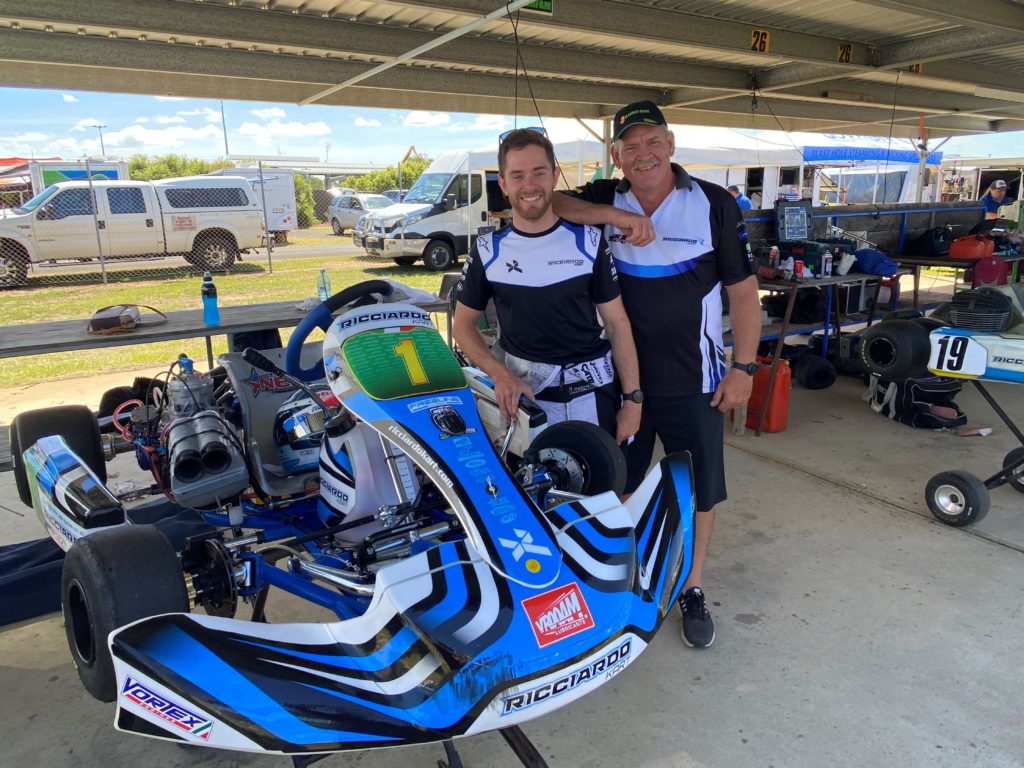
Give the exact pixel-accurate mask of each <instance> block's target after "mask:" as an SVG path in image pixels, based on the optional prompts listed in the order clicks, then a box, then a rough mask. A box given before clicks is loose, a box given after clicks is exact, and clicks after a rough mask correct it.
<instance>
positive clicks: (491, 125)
mask: <svg viewBox="0 0 1024 768" xmlns="http://www.w3.org/2000/svg"><path fill="white" fill-rule="evenodd" d="M507 125H509V122H508V120H507V119H506V118H504V117H502V116H501V115H477V116H476V120H474V121H473V122H472V123H470V124H469V125H468V126H466V130H468V131H493V132H495V133H501V132H502V131H503V130H505V126H507Z"/></svg>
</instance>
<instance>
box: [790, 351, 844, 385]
mask: <svg viewBox="0 0 1024 768" xmlns="http://www.w3.org/2000/svg"><path fill="white" fill-rule="evenodd" d="M796 378H797V381H798V382H800V384H802V385H803V386H804V387H805V388H806V389H828V388H829V387H831V386H832V385H833V384H835V383H836V367H835V366H834V365H832V363H830V362H829V361H828V360H826V359H825V358H823V357H821V356H820V355H806V356H804V357H803V358H802V359H801V361H800V365H799V366H798V367H797V370H796Z"/></svg>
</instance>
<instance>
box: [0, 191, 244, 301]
mask: <svg viewBox="0 0 1024 768" xmlns="http://www.w3.org/2000/svg"><path fill="white" fill-rule="evenodd" d="M263 232H264V219H263V214H262V211H261V210H260V206H259V204H258V203H257V202H256V196H255V194H254V193H253V190H252V187H251V186H249V183H248V182H247V181H246V180H245V179H244V178H242V177H240V176H222V177H215V176H190V177H183V178H176V179H162V180H160V181H94V182H92V184H91V189H90V184H89V182H86V181H70V182H62V183H59V184H54V185H53V186H51V187H48V188H47V189H45V190H44V191H43V192H41V193H40V194H38V195H36V196H35V197H33V198H32V199H31V200H29V201H28V202H26V203H25V204H24V205H23V206H21V207H20V208H11V209H6V210H0V286H13V285H23V284H24V283H25V282H26V280H27V278H28V269H29V266H30V265H31V264H37V263H40V262H46V261H82V260H87V259H95V258H99V257H102V258H105V259H118V258H129V257H138V256H152V255H169V254H181V255H183V256H184V257H185V259H186V260H187V261H188V262H189V263H191V264H193V265H195V266H197V267H200V268H201V269H209V270H223V269H228V268H229V267H230V266H231V265H232V264H234V263H235V259H237V258H239V254H240V253H242V252H246V251H248V250H249V249H252V248H258V247H259V246H261V245H263Z"/></svg>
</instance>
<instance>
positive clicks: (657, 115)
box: [612, 101, 668, 141]
mask: <svg viewBox="0 0 1024 768" xmlns="http://www.w3.org/2000/svg"><path fill="white" fill-rule="evenodd" d="M667 124H668V123H667V121H666V120H665V116H664V115H663V114H661V110H660V109H658V105H657V104H655V103H654V102H653V101H634V102H633V103H632V104H627V105H626V106H624V107H623V108H622V109H620V110H619V111H618V112H616V113H615V123H614V124H613V126H612V130H613V133H612V141H618V140H619V137H620V136H622V134H623V133H625V132H626V131H627V130H628V129H630V128H632V127H633V126H634V125H667Z"/></svg>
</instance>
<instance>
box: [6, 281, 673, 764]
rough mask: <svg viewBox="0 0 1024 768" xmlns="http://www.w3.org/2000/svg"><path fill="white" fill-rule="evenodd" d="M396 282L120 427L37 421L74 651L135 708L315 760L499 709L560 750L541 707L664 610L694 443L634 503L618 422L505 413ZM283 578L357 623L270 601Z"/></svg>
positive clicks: (200, 740) (375, 284)
mask: <svg viewBox="0 0 1024 768" xmlns="http://www.w3.org/2000/svg"><path fill="white" fill-rule="evenodd" d="M391 290H392V289H391V286H390V285H388V284H387V283H384V282H382V281H371V282H368V283H362V284H360V285H356V286H353V287H351V288H348V289H345V290H343V291H341V292H340V293H338V294H336V295H334V296H332V297H331V298H330V299H328V300H327V301H325V302H324V303H322V304H320V305H318V306H317V307H315V308H314V309H313V310H311V311H310V312H309V314H308V315H307V317H306V318H305V319H304V320H303V322H302V323H301V324H300V325H299V327H298V328H297V329H296V330H295V332H294V333H293V335H292V336H291V339H290V341H289V343H288V347H287V349H286V350H284V353H283V360H284V369H283V370H282V369H281V368H280V367H279V361H280V360H281V358H282V353H281V350H276V351H268V352H267V353H266V354H264V353H260V352H256V351H255V350H251V349H249V350H246V352H245V353H244V354H242V355H239V354H235V353H229V354H226V355H223V356H221V358H220V359H219V362H220V363H221V365H222V366H223V368H224V378H223V381H221V382H219V383H218V380H217V378H216V377H213V376H208V375H207V374H199V373H196V372H195V370H194V369H192V367H191V365H190V364H189V362H188V361H187V360H179V364H178V365H177V366H172V371H171V372H169V375H168V377H167V382H166V384H164V385H163V386H160V385H159V384H157V385H155V386H154V384H153V383H152V382H151V383H150V384H149V385H148V386H147V387H146V391H145V392H142V393H140V395H141V396H140V397H139V398H138V399H137V400H136V401H134V402H132V401H129V402H127V403H125V404H123V405H121V406H119V407H118V408H117V409H115V412H114V413H113V414H112V416H111V423H112V425H113V427H112V428H113V430H114V431H113V432H111V433H106V434H101V433H100V432H99V426H98V424H97V422H96V421H95V419H93V417H92V414H91V413H89V414H88V418H86V416H85V415H83V413H82V409H78V410H76V409H74V408H56V409H46V410H44V411H42V412H39V411H37V412H30V413H28V414H22V415H20V416H19V417H17V418H16V419H15V421H14V424H13V425H12V448H13V449H14V452H15V454H16V456H17V457H18V459H19V461H18V464H17V465H16V472H17V479H18V483H19V491H21V492H22V498H23V500H25V501H26V503H29V502H30V503H31V504H32V505H33V506H34V507H35V508H36V510H37V512H38V514H39V516H40V519H41V520H42V522H43V524H44V525H45V526H46V528H47V530H48V531H49V532H50V534H51V536H52V537H53V538H54V540H55V541H57V542H58V543H59V544H60V545H61V546H62V547H63V548H64V549H66V550H67V556H66V559H65V565H64V572H63V580H62V603H63V613H64V620H65V624H66V630H67V637H68V642H69V646H70V649H71V653H72V656H73V658H74V661H75V664H76V666H77V668H78V672H79V676H80V678H81V680H82V683H83V684H84V686H85V687H86V689H87V690H88V691H89V693H91V694H92V695H93V696H94V697H96V698H97V699H99V700H101V701H116V702H117V713H116V726H117V728H118V729H119V730H122V731H128V732H133V733H137V734H142V735H146V736H153V737H158V738H163V739H171V740H178V741H182V742H187V743H190V744H196V745H204V746H210V747H220V748H225V749H232V750H243V751H260V752H273V753H284V754H290V755H293V760H294V761H295V762H296V764H297V765H298V764H306V763H308V762H310V761H311V760H312V759H313V758H312V757H311V756H315V755H318V754H323V753H331V752H335V751H341V750H352V749H369V748H375V747H390V746H398V745H403V744H413V743H422V742H444V746H445V750H446V752H447V753H448V756H449V760H451V761H452V764H455V763H456V761H457V753H456V752H455V749H454V746H453V745H452V743H451V741H450V740H451V739H452V738H454V737H459V736H468V735H471V734H475V733H480V732H483V731H488V730H495V729H497V730H500V731H501V733H502V735H503V736H504V737H505V738H506V741H508V742H509V744H510V745H511V746H512V748H513V750H514V751H515V753H516V755H517V756H518V757H519V758H520V759H521V760H523V761H524V762H527V761H531V762H529V764H531V765H543V764H544V763H543V760H542V759H541V758H540V755H539V754H538V753H536V752H535V751H532V749H531V745H530V744H529V741H528V739H526V737H525V735H524V734H523V733H522V731H520V730H519V729H518V725H519V724H520V723H523V722H525V721H527V720H530V719H532V718H535V717H538V716H540V715H543V714H545V713H547V712H550V711H552V710H554V709H557V708H560V707H562V706H565V705H566V704H569V703H570V702H572V701H573V700H575V699H577V698H579V697H581V696H583V695H585V694H587V693H590V692H591V691H593V690H595V689H596V688H598V687H599V686H600V685H602V684H603V683H604V682H606V681H607V680H609V679H610V678H611V677H613V676H615V675H617V674H619V673H620V672H621V671H622V670H623V669H625V667H627V666H628V665H629V664H630V663H632V662H633V660H634V659H636V658H637V656H639V654H640V653H641V652H642V651H643V650H644V649H645V648H646V647H647V645H648V643H649V642H650V640H651V638H652V637H653V635H654V634H655V632H657V630H658V628H659V627H660V625H661V623H662V622H663V620H664V619H665V616H666V615H667V613H668V611H669V610H670V608H671V607H672V605H673V604H674V602H675V601H676V598H677V597H678V594H679V592H680V590H681V587H682V584H683V582H684V580H685V577H686V575H687V574H688V572H689V569H690V564H691V547H692V511H693V495H692V493H693V492H692V481H691V471H690V462H689V455H688V454H673V455H670V456H668V457H666V458H665V459H663V460H662V461H661V462H660V464H659V465H657V466H655V467H654V468H653V469H652V470H651V472H650V473H649V475H648V476H647V478H646V479H645V480H644V482H643V483H642V484H641V486H640V487H639V489H638V490H637V491H636V492H635V493H634V494H633V495H632V496H631V497H630V498H629V500H628V501H627V502H626V503H624V504H623V503H620V501H619V499H618V496H617V495H616V494H617V492H621V490H622V482H623V478H624V467H623V462H622V455H621V452H620V451H619V449H618V447H617V446H616V445H615V443H614V441H613V440H612V439H611V438H610V437H608V436H607V435H606V434H605V433H604V432H603V431H602V430H600V429H598V428H597V427H594V426H593V425H590V424H585V423H580V422H563V423H560V424H555V425H553V426H550V427H545V426H544V424H543V420H544V416H543V412H542V411H541V410H540V409H539V408H537V407H536V406H534V405H532V404H531V403H529V402H528V401H524V402H523V404H522V405H521V407H520V409H519V414H518V417H517V419H516V420H514V421H513V422H512V423H511V424H510V425H508V426H507V427H506V426H505V425H503V424H502V421H501V419H500V417H499V416H498V410H497V405H496V402H495V398H494V393H493V388H492V386H491V385H490V382H488V381H487V380H486V377H485V376H484V375H483V374H482V373H481V372H480V371H478V370H475V369H472V368H463V367H461V366H460V365H459V364H458V362H457V361H456V358H455V357H454V355H453V353H452V351H451V350H450V349H449V348H448V346H447V345H446V344H445V343H444V341H443V340H442V339H441V336H440V335H439V333H438V332H437V329H436V328H435V327H434V325H433V324H432V322H431V320H430V317H429V315H428V314H426V313H425V312H424V311H423V310H421V309H419V308H417V307H415V306H413V305H411V304H406V303H395V302H388V301H386V299H388V298H389V297H390V294H391ZM382 299H383V300H384V301H382ZM342 310H344V311H342ZM337 312H341V314H340V315H339V316H338V317H337V318H334V317H333V315H334V314H335V313H337ZM315 328H321V329H323V330H325V331H326V337H325V339H324V341H323V344H322V354H320V350H319V346H320V345H318V344H311V343H306V340H307V338H308V336H309V335H310V332H311V331H313V330H314V329H315ZM157 389H159V390H160V392H159V394H158V396H154V394H153V393H154V390H157ZM87 413H88V412H87ZM118 451H125V452H127V451H132V452H134V453H135V454H136V457H137V459H138V461H139V464H140V466H141V467H143V468H144V469H149V470H150V471H151V472H152V474H153V478H154V481H155V482H154V484H153V486H152V491H153V492H154V493H156V494H161V495H163V496H164V497H166V498H168V499H173V502H174V503H173V504H171V505H170V506H171V507H172V508H173V513H172V514H171V517H173V518H175V519H176V520H178V519H180V518H187V519H188V520H189V521H191V522H192V523H194V524H196V525H198V526H200V529H199V530H198V532H197V531H196V530H194V529H193V530H192V532H191V534H190V535H188V536H187V537H185V539H184V541H183V543H182V545H181V546H180V548H179V547H175V546H173V545H172V543H171V540H170V538H169V537H168V536H167V535H165V533H164V532H162V531H161V529H160V528H159V527H158V525H149V524H139V523H141V522H144V521H145V520H150V519H151V518H152V513H151V512H147V513H146V514H147V515H149V517H146V516H145V515H143V516H142V518H139V517H138V516H137V515H136V512H135V509H136V508H133V507H126V506H125V505H124V504H123V503H122V501H121V499H119V498H118V497H117V495H116V494H115V493H114V492H113V491H112V490H110V489H108V488H107V487H106V486H105V485H104V479H105V470H104V468H103V459H104V456H107V457H111V456H112V455H113V454H115V453H117V452H118ZM157 522H158V523H159V522H160V521H157ZM176 549H180V552H176ZM282 565H283V566H284V567H281V566H282ZM271 587H276V588H279V589H281V590H284V591H286V592H289V593H291V594H292V595H296V596H298V597H300V598H302V599H304V600H305V601H307V602H308V603H310V604H312V605H314V606H319V607H321V608H326V609H328V610H330V611H332V612H333V613H334V614H335V616H336V617H337V620H336V621H332V622H329V623H312V622H309V623H282V624H272V623H266V615H265V605H266V599H267V592H268V590H269V589H270V588H271ZM240 602H242V603H248V604H250V605H251V606H252V615H251V619H249V620H242V619H239V618H235V615H236V612H237V611H238V606H239V603H240ZM199 608H202V609H203V613H190V611H191V610H193V609H199Z"/></svg>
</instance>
